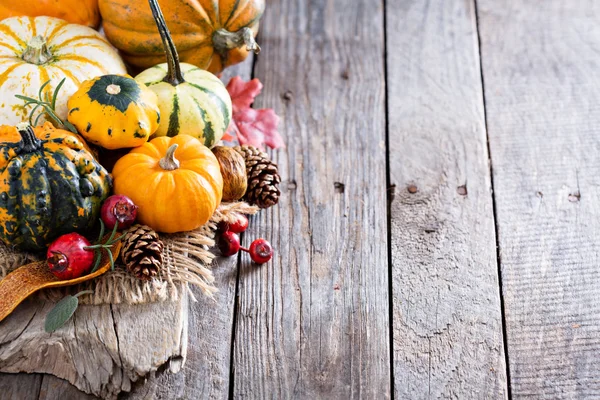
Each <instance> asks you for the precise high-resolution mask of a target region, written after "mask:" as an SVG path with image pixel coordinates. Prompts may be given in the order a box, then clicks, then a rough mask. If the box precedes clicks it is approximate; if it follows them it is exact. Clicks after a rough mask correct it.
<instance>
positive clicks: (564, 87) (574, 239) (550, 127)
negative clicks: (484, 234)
mask: <svg viewBox="0 0 600 400" xmlns="http://www.w3.org/2000/svg"><path fill="white" fill-rule="evenodd" d="M478 13H479V27H480V37H481V53H482V62H483V64H482V65H483V76H484V82H485V97H486V109H487V115H488V127H489V128H488V130H489V140H490V151H491V156H492V162H493V173H494V188H495V199H496V211H497V216H498V235H499V246H500V256H501V261H502V282H503V292H504V301H505V309H506V321H507V337H508V356H509V362H510V371H511V388H512V393H513V395H514V397H516V398H524V397H531V398H544V399H558V398H561V399H589V398H599V397H600V364H599V363H598V354H599V353H600V341H599V340H598V339H599V335H598V331H599V330H600V302H598V296H599V295H600V268H599V265H600V262H599V261H600V259H599V255H600V241H599V240H598V236H599V232H600V222H599V220H600V219H599V217H600V208H599V206H598V205H599V204H600V180H599V176H600V159H599V158H598V154H600V153H599V151H600V113H599V112H598V111H599V107H600V106H599V104H600V80H598V76H597V75H598V69H599V67H600V25H599V24H598V20H599V18H600V3H599V2H597V1H594V0H587V1H584V0H582V1H573V2H569V1H560V0H548V1H544V2H543V4H542V3H537V4H534V2H523V1H520V0H507V1H502V2H497V1H495V0H479V1H478Z"/></svg>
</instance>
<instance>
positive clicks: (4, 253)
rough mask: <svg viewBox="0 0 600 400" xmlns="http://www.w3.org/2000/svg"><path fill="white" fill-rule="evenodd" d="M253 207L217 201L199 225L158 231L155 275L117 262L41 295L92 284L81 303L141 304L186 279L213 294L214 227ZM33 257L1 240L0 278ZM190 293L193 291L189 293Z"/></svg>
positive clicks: (184, 284) (173, 295) (173, 292)
mask: <svg viewBox="0 0 600 400" xmlns="http://www.w3.org/2000/svg"><path fill="white" fill-rule="evenodd" d="M256 212H258V207H255V206H250V205H249V204H247V203H244V202H235V203H222V204H221V205H220V206H219V207H218V208H217V211H216V212H215V213H214V215H213V216H212V218H211V220H210V221H209V222H208V223H207V224H206V225H204V226H202V227H200V228H198V229H196V230H194V231H191V232H184V233H178V234H173V235H166V234H161V235H160V238H161V240H162V241H163V242H164V244H165V251H164V263H163V268H162V270H161V271H160V273H159V275H158V277H156V278H154V279H152V280H150V281H141V280H139V279H137V278H135V277H134V276H132V275H131V274H129V272H128V271H127V270H126V269H125V267H124V266H123V265H122V264H121V263H120V262H117V264H116V265H115V270H114V271H109V272H107V273H106V274H104V275H102V276H100V277H98V278H96V279H94V280H92V281H88V282H85V283H82V284H79V285H75V286H70V287H65V288H59V289H50V290H42V291H40V292H39V293H38V296H39V297H41V298H42V299H47V300H52V301H57V300H59V299H61V298H62V297H64V296H65V294H72V293H77V292H80V291H82V290H92V291H94V293H93V294H89V295H84V296H81V297H80V302H81V303H83V304H96V305H98V304H120V303H126V304H142V303H152V302H158V301H166V300H170V301H176V300H179V298H180V296H181V295H182V293H184V292H185V291H188V292H189V293H190V294H191V291H190V290H189V288H188V284H192V285H195V286H198V287H199V288H200V289H202V291H203V292H204V293H205V294H206V295H208V296H212V295H213V294H214V293H215V292H216V291H217V288H215V286H214V285H213V282H214V276H213V274H212V271H211V270H210V269H209V267H210V265H211V264H212V261H213V259H214V258H215V255H214V254H213V253H212V252H211V251H210V248H211V247H213V246H214V244H215V240H214V236H215V230H216V228H217V224H218V223H219V222H221V221H228V222H233V221H235V220H236V218H237V217H238V216H239V215H240V214H248V215H251V214H256ZM36 259H37V258H36V257H35V256H34V255H32V254H28V253H24V252H19V251H16V250H12V249H10V248H8V247H6V246H5V245H3V244H1V243H0V279H1V278H4V277H5V276H6V275H7V274H8V273H9V272H10V271H12V270H14V269H16V268H18V267H20V266H21V265H24V264H27V263H29V262H32V261H35V260H36ZM192 298H193V295H192Z"/></svg>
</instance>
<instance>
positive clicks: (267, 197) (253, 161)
mask: <svg viewBox="0 0 600 400" xmlns="http://www.w3.org/2000/svg"><path fill="white" fill-rule="evenodd" d="M234 150H236V151H237V152H238V153H240V154H241V155H242V156H243V157H244V159H245V160H246V174H247V175H248V189H247V190H246V194H245V195H244V200H245V201H247V202H248V203H250V204H256V205H257V206H259V207H260V208H268V207H271V206H274V205H275V204H277V202H278V201H279V195H280V194H281V192H280V191H279V187H278V186H279V183H280V182H281V178H280V177H279V174H278V173H277V164H275V163H274V162H273V161H271V160H270V159H269V156H268V155H267V153H265V152H264V151H261V150H260V149H257V148H256V147H254V146H246V145H244V146H236V147H234Z"/></svg>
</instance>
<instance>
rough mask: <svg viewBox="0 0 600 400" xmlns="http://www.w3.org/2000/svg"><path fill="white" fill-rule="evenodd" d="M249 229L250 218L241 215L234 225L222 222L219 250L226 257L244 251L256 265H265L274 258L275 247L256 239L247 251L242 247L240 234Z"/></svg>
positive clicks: (265, 241) (263, 240)
mask: <svg viewBox="0 0 600 400" xmlns="http://www.w3.org/2000/svg"><path fill="white" fill-rule="evenodd" d="M247 228H248V218H246V217H245V216H243V215H241V216H240V217H239V218H238V220H237V221H235V222H233V223H225V222H221V223H220V224H219V230H220V231H221V238H220V239H219V250H221V254H222V255H223V256H225V257H230V256H233V255H235V254H237V253H238V251H240V250H242V251H245V252H246V253H249V254H250V258H251V259H252V261H254V262H255V263H256V264H264V263H266V262H269V261H270V260H271V258H273V247H271V244H270V243H269V242H268V241H267V240H265V239H256V240H255V241H253V242H252V243H251V244H250V248H249V249H246V248H244V247H241V245H240V236H239V234H240V233H242V232H244V231H245V230H246V229H247Z"/></svg>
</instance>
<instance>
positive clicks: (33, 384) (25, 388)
mask: <svg viewBox="0 0 600 400" xmlns="http://www.w3.org/2000/svg"><path fill="white" fill-rule="evenodd" d="M42 378H43V375H42V374H18V375H16V374H2V373H0V393H1V394H2V395H1V397H2V399H3V400H38V398H39V395H40V385H41V383H42Z"/></svg>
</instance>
